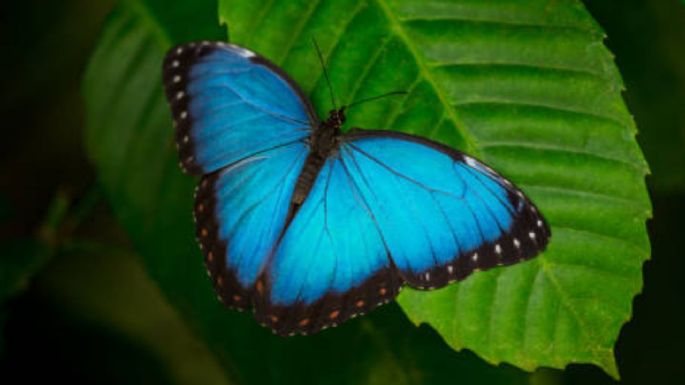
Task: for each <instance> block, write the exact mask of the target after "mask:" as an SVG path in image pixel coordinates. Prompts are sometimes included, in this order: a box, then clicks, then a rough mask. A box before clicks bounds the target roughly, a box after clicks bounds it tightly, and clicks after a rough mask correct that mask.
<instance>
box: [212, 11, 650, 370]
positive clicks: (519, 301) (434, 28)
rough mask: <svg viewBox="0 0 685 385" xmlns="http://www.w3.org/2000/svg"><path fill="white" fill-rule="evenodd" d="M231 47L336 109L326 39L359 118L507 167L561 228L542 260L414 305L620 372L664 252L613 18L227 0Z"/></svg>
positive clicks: (359, 122) (416, 299) (501, 342)
mask: <svg viewBox="0 0 685 385" xmlns="http://www.w3.org/2000/svg"><path fill="white" fill-rule="evenodd" d="M220 16H221V17H222V20H223V21H224V22H226V23H227V24H228V29H229V35H230V38H231V41H233V42H235V43H238V44H241V45H244V46H247V47H250V48H251V49H254V50H256V51H257V52H260V53H262V54H263V55H265V56H266V57H268V58H270V59H272V60H273V61H274V62H275V63H276V64H279V65H281V66H282V67H283V68H284V69H285V70H286V71H287V72H288V73H290V74H291V75H292V76H293V77H294V78H295V80H296V81H298V82H299V84H301V86H302V88H303V89H304V91H305V92H306V93H308V94H310V95H311V97H312V100H313V102H314V105H315V106H316V108H317V110H318V111H319V113H320V114H324V113H325V111H326V110H327V109H329V108H331V104H330V101H329V98H328V90H327V85H326V84H325V82H324V81H323V79H322V76H321V68H320V64H319V63H318V62H317V58H316V55H315V54H314V51H313V49H312V44H311V39H312V38H313V37H314V38H316V39H317V40H318V42H319V45H320V46H321V48H322V51H323V52H324V55H325V56H326V58H327V61H328V68H329V71H330V74H331V78H332V83H333V89H334V91H335V92H336V93H337V95H338V96H339V98H340V99H341V101H342V103H347V102H350V101H352V100H354V99H357V98H359V97H363V96H369V95H378V94H381V93H384V92H388V91H393V90H398V89H399V90H407V91H409V93H408V94H407V96H406V97H404V98H395V99H390V98H388V99H385V100H383V101H377V102H374V103H369V104H365V105H363V106H362V107H359V108H355V109H353V110H352V111H350V112H349V126H352V125H355V126H361V127H365V128H390V129H394V130H400V131H406V132H412V133H415V134H419V135H423V136H426V137H430V138H432V139H435V140H438V141H441V142H444V143H447V144H449V145H452V146H455V147H457V148H460V149H462V150H465V151H467V152H470V153H472V154H474V155H477V156H479V157H480V158H482V159H484V160H485V161H486V162H488V163H489V164H491V165H492V166H494V167H495V168H496V169H498V170H500V171H501V172H502V173H503V174H504V175H506V176H508V177H509V178H511V179H512V180H513V181H515V182H516V183H517V184H518V185H519V186H521V187H522V188H523V190H525V191H526V193H528V194H529V195H530V196H531V197H532V198H533V200H534V201H535V202H536V203H537V204H538V205H539V207H540V208H541V210H542V212H543V213H544V214H545V215H546V217H547V218H548V219H549V221H550V223H551V225H552V232H553V236H552V240H551V244H550V246H549V249H548V251H547V252H545V253H544V254H543V255H541V256H540V257H539V258H537V259H535V260H533V261H531V262H527V263H522V264H520V265H517V266H513V267H508V268H503V269H494V270H492V271H489V272H486V273H479V274H474V276H472V277H471V278H469V279H467V280H466V281H464V282H463V283H460V284H456V285H452V286H450V287H448V288H446V289H443V290H439V291H436V292H433V293H423V292H416V291H406V292H405V293H404V294H403V295H402V296H401V297H400V299H399V303H400V304H401V305H402V308H403V309H404V310H405V312H406V313H407V314H408V315H409V317H410V318H411V319H412V320H413V321H414V322H416V323H421V322H428V323H430V324H431V325H432V326H433V327H434V328H435V329H436V330H438V332H439V333H440V334H441V335H442V336H443V338H444V339H445V341H447V343H448V344H450V345H451V346H452V347H454V348H455V349H461V348H469V349H472V350H473V351H475V352H476V353H478V354H479V355H480V356H481V357H483V358H485V359H486V360H487V361H489V362H493V363H497V362H502V361H506V362H510V363H514V364H515V365H517V366H519V367H522V368H525V369H528V370H531V369H533V368H535V367H537V366H540V365H544V366H551V367H557V368H562V367H564V366H566V365H567V364H569V363H574V362H589V363H594V364H597V365H599V366H601V367H602V368H604V370H606V371H607V372H608V373H609V374H611V375H613V376H617V375H618V373H617V369H616V366H615V361H614V357H613V345H614V343H615V341H616V339H617V336H618V333H619V330H620V328H621V325H622V324H623V323H624V322H626V321H627V320H628V319H629V317H630V314H631V301H632V298H633V297H634V296H635V295H636V294H637V293H638V292H639V291H640V289H641V285H642V280H641V267H642V263H643V262H644V261H645V260H646V259H647V258H648V256H649V240H648V238H647V234H646V231H645V220H646V219H647V218H648V217H649V216H650V203H649V198H648V195H647V192H646V189H645V184H644V176H645V174H646V173H647V172H648V169H647V166H646V163H645V161H644V159H643V157H642V154H641V152H640V149H639V147H638V146H637V144H636V142H635V139H634V136H635V133H636V129H635V126H634V123H633V120H632V118H631V116H630V114H629V113H628V111H627V110H626V107H625V105H624V103H623V100H622V98H621V90H622V87H623V85H622V82H621V79H620V75H619V74H618V72H617V69H616V67H615V66H614V63H613V60H612V59H613V58H612V55H611V53H610V52H609V51H608V50H607V49H606V48H605V47H604V45H603V43H602V40H603V38H604V34H603V32H602V30H601V28H600V27H599V26H598V25H597V24H596V23H595V22H594V21H593V19H592V18H591V16H590V15H589V14H588V13H587V11H586V10H585V9H584V7H583V5H582V4H581V3H580V2H578V1H572V0H566V1H555V2H550V1H547V0H529V1H519V0H510V1H506V0H505V1H498V2H481V1H474V0H461V1H459V0H454V1H448V0H442V1H428V2H426V1H418V0H400V1H390V0H348V1H344V0H341V1H306V0H300V1H288V2H278V1H272V0H261V1H260V0H252V1H238V0H221V1H220Z"/></svg>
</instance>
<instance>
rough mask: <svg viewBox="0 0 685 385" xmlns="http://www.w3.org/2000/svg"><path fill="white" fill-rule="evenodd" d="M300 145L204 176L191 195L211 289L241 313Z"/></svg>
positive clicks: (286, 199) (278, 225)
mask: <svg viewBox="0 0 685 385" xmlns="http://www.w3.org/2000/svg"><path fill="white" fill-rule="evenodd" d="M306 154H307V152H306V148H305V145H304V144H303V143H294V144H290V145H286V146H283V147H278V148H275V149H271V150H268V151H264V152H262V153H258V154H255V155H253V156H251V157H248V158H246V159H243V160H241V161H239V162H236V163H234V164H233V165H231V166H228V167H226V168H224V169H222V170H221V171H218V172H216V173H213V174H210V175H207V176H205V177H204V178H203V179H202V181H201V182H200V184H199V186H198V189H197V193H196V197H195V219H196V225H197V237H198V240H199V241H200V244H201V245H202V249H203V251H204V254H205V262H206V264H207V268H208V270H209V273H210V276H211V278H212V280H213V282H214V287H215V289H216V290H217V292H218V293H219V296H220V298H221V299H222V301H223V302H224V303H225V304H226V305H227V306H229V307H234V308H239V309H245V308H247V307H249V306H250V305H251V301H252V298H251V295H252V294H251V293H252V292H253V290H254V287H255V285H256V284H257V279H258V277H259V276H260V274H261V272H262V270H263V268H264V266H265V265H266V263H267V260H268V258H269V256H270V255H271V253H272V248H273V247H274V245H275V244H276V242H277V241H278V237H279V235H280V234H281V232H282V231H283V228H284V226H285V222H286V217H287V215H288V208H289V205H290V197H291V196H292V194H293V190H294V188H295V183H296V181H297V177H298V176H299V174H300V172H301V170H302V167H303V164H304V160H305V157H306Z"/></svg>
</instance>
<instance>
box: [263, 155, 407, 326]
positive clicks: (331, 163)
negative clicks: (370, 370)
mask: <svg viewBox="0 0 685 385" xmlns="http://www.w3.org/2000/svg"><path fill="white" fill-rule="evenodd" d="M266 273H267V274H268V280H267V282H268V283H269V285H268V290H267V292H266V293H265V295H264V297H263V298H262V301H261V302H260V301H257V309H256V310H257V317H258V319H259V320H260V321H262V322H263V323H266V324H268V326H269V327H271V328H272V329H274V330H275V331H276V332H277V333H279V334H290V333H293V332H299V333H304V334H307V333H312V332H316V331H318V330H320V329H322V328H325V327H327V326H330V325H336V324H339V323H341V322H343V321H345V320H347V319H348V318H349V317H351V316H354V315H356V314H359V313H364V312H367V311H369V310H371V309H373V308H374V307H376V306H378V305H379V304H381V303H384V302H387V301H388V300H390V299H392V298H394V297H395V296H396V294H397V292H398V290H399V287H400V286H401V284H402V281H401V278H400V277H399V276H398V275H397V274H396V272H395V271H394V268H393V266H392V262H391V261H390V259H389V255H388V253H387V250H386V247H385V245H384V244H383V239H382V237H381V234H380V232H379V229H378V228H377V225H376V223H375V222H374V221H373V218H372V217H371V216H370V215H369V213H368V211H367V208H366V207H365V206H364V203H363V202H362V200H361V197H360V196H359V192H358V191H356V188H355V186H354V185H353V183H352V180H350V179H349V177H348V176H347V171H346V170H345V169H344V165H343V163H342V162H341V161H340V160H339V159H335V158H331V159H328V160H327V161H326V163H325V164H324V166H323V168H322V169H321V171H320V173H319V174H318V177H317V179H316V182H315V183H314V185H313V187H312V190H311V191H310V193H309V195H308V196H307V199H306V200H305V202H304V204H303V205H302V207H301V208H300V209H299V211H297V214H296V216H295V217H294V219H293V221H292V222H291V223H290V225H289V227H288V229H287V231H286V233H285V234H284V236H283V239H282V240H281V242H280V244H279V245H278V248H277V249H276V250H275V252H274V255H273V257H272V260H271V262H270V266H269V268H268V269H267V270H266Z"/></svg>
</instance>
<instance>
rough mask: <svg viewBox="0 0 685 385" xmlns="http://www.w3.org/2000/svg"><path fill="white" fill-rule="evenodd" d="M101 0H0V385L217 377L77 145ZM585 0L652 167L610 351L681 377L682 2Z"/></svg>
mask: <svg viewBox="0 0 685 385" xmlns="http://www.w3.org/2000/svg"><path fill="white" fill-rule="evenodd" d="M113 3H114V1H113V0H99V1H93V0H62V1H56V0H41V1H38V0H26V1H22V2H10V1H6V2H3V3H2V4H1V5H0V41H2V45H1V46H2V52H3V58H2V61H0V66H1V70H0V74H2V76H1V77H0V82H1V83H2V87H1V88H0V116H2V122H3V123H2V133H3V135H2V140H0V258H1V259H2V269H1V270H0V303H2V305H1V307H0V326H2V333H1V334H0V382H2V383H5V381H4V380H3V379H5V380H10V381H12V380H15V379H16V380H18V379H21V380H22V382H24V383H26V382H29V383H30V382H37V381H44V380H48V379H49V380H53V381H54V380H58V379H65V380H66V379H69V380H70V382H72V383H85V382H88V383H104V384H108V383H111V384H114V383H117V384H118V383H146V384H150V383H160V384H168V383H178V384H182V383H206V384H224V383H230V381H229V380H227V379H226V376H225V374H224V371H223V369H222V368H221V367H220V366H219V365H218V363H217V362H216V361H215V359H214V358H213V356H212V354H211V353H210V352H209V351H208V350H207V348H206V347H205V346H204V345H203V344H202V343H201V342H200V341H199V340H198V339H196V338H195V337H194V335H193V333H192V332H191V331H190V330H189V329H188V327H187V326H186V325H185V324H184V322H183V321H182V319H181V318H180V317H179V315H178V314H176V313H175V312H174V310H173V308H172V307H171V306H170V305H169V304H168V303H167V302H166V301H165V299H164V297H163V296H162V294H161V293H160V292H159V290H158V289H157V287H156V286H155V284H154V283H153V282H151V281H150V280H149V278H148V277H147V275H146V273H145V271H144V269H143V268H142V266H141V265H140V263H139V261H138V260H137V259H136V256H135V254H134V252H133V251H132V248H131V246H130V244H129V242H128V241H127V237H126V235H125V233H124V232H123V231H122V229H121V228H120V227H119V225H118V224H117V222H116V221H115V220H114V218H113V215H112V214H111V212H110V210H109V209H108V207H107V205H106V203H105V201H104V199H103V196H102V192H101V191H100V189H99V187H98V180H97V177H96V175H95V173H94V170H93V169H92V167H91V166H90V165H89V162H88V160H87V158H86V156H85V153H84V149H83V143H82V138H83V134H82V132H83V130H84V104H83V100H82V97H81V94H80V82H81V78H82V75H83V71H84V68H85V66H86V64H87V59H88V57H89V54H90V53H91V51H92V49H93V47H94V44H95V43H96V40H97V38H98V36H99V31H100V28H101V24H102V22H103V21H104V19H105V17H106V16H107V14H108V12H109V11H110V10H111V8H112V6H113V5H114V4H113ZM586 6H587V7H588V9H589V11H590V12H591V13H592V15H593V16H594V17H595V18H596V19H597V20H598V22H599V23H600V24H601V25H602V27H603V28H604V29H605V31H606V33H607V35H608V38H607V40H606V44H607V45H608V46H609V48H610V49H611V51H612V52H613V53H614V54H615V55H616V62H617V65H618V67H619V69H620V71H621V73H622V75H623V77H624V81H625V84H626V88H627V90H626V92H625V99H626V103H627V104H628V107H629V109H630V111H631V112H632V113H633V115H634V116H635V120H636V122H637V125H638V128H639V130H640V134H639V135H638V137H637V139H638V141H639V143H640V145H641V146H642V149H643V151H644V153H645V156H646V158H647V161H648V162H649V164H650V167H651V170H652V175H651V176H649V177H648V179H647V183H648V186H649V189H650V194H651V197H652V202H653V205H654V219H653V220H651V221H650V222H649V224H648V227H649V233H650V237H651V240H652V250H653V253H652V259H651V260H650V261H648V262H647V263H646V265H645V268H644V282H645V286H644V290H643V293H642V294H641V295H639V296H638V297H636V298H635V300H634V313H633V314H634V315H633V319H632V320H630V322H628V323H627V324H626V325H625V326H624V327H623V330H622V332H621V335H620V337H619V340H618V343H617V346H616V355H617V360H618V365H619V371H620V373H621V377H622V381H621V382H624V383H631V384H632V383H635V384H637V383H645V382H647V381H657V380H658V381H659V382H660V383H685V354H683V353H682V349H683V347H685V328H683V327H682V325H684V324H685V296H684V293H685V279H683V278H682V277H683V276H685V262H684V258H683V251H682V250H685V237H683V236H682V228H683V227H682V222H681V221H682V218H685V2H682V1H679V0H656V1H654V0H624V1H621V2H616V1H609V0H594V1H587V2H586ZM17 272H19V273H20V274H17ZM10 277H12V279H9V278H10ZM393 306H394V305H393ZM386 312H387V313H388V314H389V315H388V317H392V316H394V313H399V312H400V310H399V309H398V308H393V307H392V306H391V307H390V309H389V310H387V311H386ZM402 322H404V323H405V324H406V325H404V326H405V327H407V328H413V326H411V325H410V324H409V322H408V321H406V320H404V319H402ZM433 338H436V337H435V336H433ZM454 354H458V355H460V356H461V359H463V362H464V363H465V364H464V367H463V368H461V369H460V372H459V373H457V372H455V373H453V375H454V376H455V377H454V378H455V383H457V382H458V380H459V377H458V376H459V375H461V376H463V377H462V378H464V379H467V378H470V379H469V380H465V382H468V381H474V379H478V378H491V379H496V380H497V381H496V382H502V383H507V382H517V383H520V382H524V383H525V382H527V383H538V384H543V383H568V384H571V383H583V384H588V383H597V384H608V383H612V382H614V381H613V380H612V379H611V378H610V377H608V376H607V375H606V374H604V373H603V372H602V371H601V370H599V369H597V368H595V367H592V366H589V365H571V366H570V367H569V368H568V369H567V370H565V371H559V370H552V369H541V370H538V371H537V372H536V373H533V374H532V375H529V374H527V373H524V372H522V371H519V370H518V369H516V368H513V367H509V366H506V365H503V366H500V367H494V366H490V365H488V364H486V363H484V362H482V361H481V360H480V359H478V358H477V357H476V356H475V355H473V354H472V353H469V352H461V353H454ZM472 369H473V370H476V371H478V372H477V374H472V376H473V377H470V375H469V373H468V371H469V370H472ZM474 373H475V372H474ZM482 373H489V374H487V376H489V377H483V374H482ZM508 379H512V381H508ZM514 380H515V381H514Z"/></svg>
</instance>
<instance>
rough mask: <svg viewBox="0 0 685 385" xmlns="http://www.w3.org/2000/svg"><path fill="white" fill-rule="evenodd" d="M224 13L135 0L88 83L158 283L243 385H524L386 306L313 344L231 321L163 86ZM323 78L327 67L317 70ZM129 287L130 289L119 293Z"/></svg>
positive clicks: (115, 181) (117, 201)
mask: <svg viewBox="0 0 685 385" xmlns="http://www.w3.org/2000/svg"><path fill="white" fill-rule="evenodd" d="M221 31H222V30H221V29H219V26H218V23H217V18H216V3H215V2H214V1H211V0H203V1H195V2H188V1H181V0H178V1H169V0H166V1H163V0H141V1H135V0H129V1H123V2H122V3H121V4H120V6H119V7H118V8H117V9H116V11H115V12H114V13H113V14H112V15H111V16H110V18H109V20H108V22H107V23H106V25H105V28H104V31H103V34H102V36H101V39H100V42H99V44H98V47H97V49H96V51H95V52H94V53H93V56H92V58H91V61H90V64H89V67H88V70H87V73H86V76H85V78H84V85H83V93H84V97H85V101H86V108H87V112H88V115H87V118H88V121H87V125H88V128H87V133H86V136H87V150H88V153H89V156H90V158H91V159H92V161H93V163H94V164H95V166H96V169H97V171H98V174H99V177H100V179H101V181H102V184H103V186H104V188H105V190H106V193H107V196H108V199H109V201H110V202H111V205H112V207H113V208H114V211H115V213H116V215H117V217H118V218H119V220H120V221H121V222H122V224H123V225H124V227H125V228H126V229H127V231H128V233H129V234H130V236H131V238H132V241H133V243H134V245H135V247H136V248H137V250H138V251H139V253H140V254H141V257H142V260H143V263H144V265H145V267H146V269H147V271H148V272H149V274H150V275H151V276H152V277H153V278H154V279H155V281H156V282H157V283H158V284H159V286H160V288H161V289H162V292H163V293H164V294H165V295H166V296H167V298H168V299H169V301H170V303H171V304H172V305H173V306H174V307H175V308H176V309H177V310H178V311H179V312H180V314H181V315H182V316H183V318H184V319H185V320H186V321H187V322H188V323H189V325H190V326H191V328H192V329H193V330H194V331H195V332H196V333H197V335H198V336H199V337H200V338H201V339H202V340H203V341H205V342H206V343H207V345H208V346H209V347H210V349H211V350H212V351H213V352H214V353H215V354H216V356H217V358H218V360H219V362H220V364H221V365H222V366H223V368H224V369H225V371H226V373H227V374H228V376H229V377H230V379H231V380H232V381H234V382H237V383H250V384H254V383H298V384H302V383H332V384H335V383H339V384H351V383H354V384H359V383H386V382H387V381H389V380H390V381H393V382H396V383H400V384H401V383H430V384H440V383H444V384H447V383H452V382H453V380H454V376H455V374H456V373H457V372H458V373H459V376H460V379H461V381H462V382H463V383H479V382H480V381H487V382H488V383H523V382H525V381H526V375H525V374H524V373H523V372H521V371H519V370H516V369H514V368H511V367H506V368H495V367H492V366H490V365H487V364H485V363H484V362H482V361H481V360H479V359H477V358H475V356H473V355H471V354H469V353H459V354H457V353H454V352H453V351H452V350H451V349H450V348H449V347H447V346H446V345H445V344H444V343H443V342H442V340H441V339H440V338H439V336H437V335H436V334H435V333H434V332H433V331H431V330H430V329H428V328H419V329H417V328H415V327H414V326H413V325H412V324H411V323H410V322H408V320H407V319H406V318H405V317H404V316H403V315H402V312H401V311H400V310H399V307H398V306H396V305H388V306H386V307H384V308H383V309H382V310H379V311H376V312H374V313H373V314H371V315H369V316H367V317H362V318H359V319H356V320H353V321H350V322H348V323H347V324H346V325H345V326H344V327H340V328H336V329H333V330H329V331H326V332H324V333H320V334H318V335H315V336H310V337H294V338H290V339H284V338H281V337H277V336H273V335H272V334H271V333H270V332H269V331H268V330H266V329H265V328H263V327H261V326H259V325H257V324H256V322H254V320H253V318H252V316H251V315H250V314H244V313H238V312H234V311H228V310H226V309H224V308H223V306H221V305H220V303H219V302H218V301H217V300H216V299H215V297H214V294H213V290H212V288H211V284H210V282H209V280H208V279H207V278H206V276H205V272H204V266H203V263H202V257H201V255H200V251H199V249H198V247H197V245H196V243H195V240H194V237H193V224H192V220H191V208H192V189H193V185H194V181H193V180H192V179H191V178H189V177H187V176H184V175H182V174H181V172H180V170H179V168H178V166H177V157H176V153H175V149H174V146H173V141H172V133H173V129H172V126H171V118H170V113H169V111H168V107H167V105H166V102H165V100H164V98H163V94H162V87H161V83H160V78H161V74H160V70H161V61H162V57H163V55H164V53H165V51H166V50H167V49H168V48H169V47H170V45H171V44H173V43H180V42H183V41H187V40H190V39H219V38H222V37H223V36H222V34H223V33H222V32H221ZM316 68H318V67H316ZM121 284H122V285H126V282H122V283H121Z"/></svg>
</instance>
